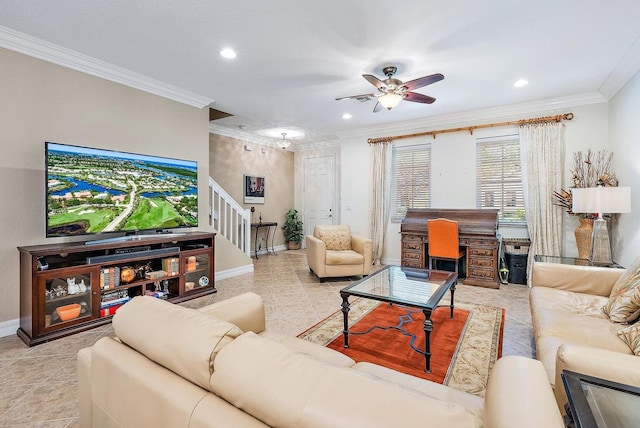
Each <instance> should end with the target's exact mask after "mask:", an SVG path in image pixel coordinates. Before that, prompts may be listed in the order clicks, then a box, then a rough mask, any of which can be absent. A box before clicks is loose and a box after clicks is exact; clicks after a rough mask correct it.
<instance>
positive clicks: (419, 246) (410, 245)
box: [402, 240, 424, 251]
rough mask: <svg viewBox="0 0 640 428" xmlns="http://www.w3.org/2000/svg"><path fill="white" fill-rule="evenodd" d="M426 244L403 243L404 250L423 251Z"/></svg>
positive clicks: (417, 242) (418, 242)
mask: <svg viewBox="0 0 640 428" xmlns="http://www.w3.org/2000/svg"><path fill="white" fill-rule="evenodd" d="M423 246H424V244H423V243H422V240H419V241H402V250H403V251H404V250H413V251H422V248H423Z"/></svg>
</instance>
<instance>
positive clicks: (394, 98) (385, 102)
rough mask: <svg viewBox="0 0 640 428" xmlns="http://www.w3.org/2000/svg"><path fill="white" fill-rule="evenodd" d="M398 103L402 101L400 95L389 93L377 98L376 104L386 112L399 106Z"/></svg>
mask: <svg viewBox="0 0 640 428" xmlns="http://www.w3.org/2000/svg"><path fill="white" fill-rule="evenodd" d="M400 101H402V95H398V94H394V93H393V92H389V93H387V94H384V95H383V96H381V97H380V98H378V102H379V103H380V104H382V106H383V107H384V108H386V109H387V110H391V109H392V108H394V107H396V106H397V105H398V104H400Z"/></svg>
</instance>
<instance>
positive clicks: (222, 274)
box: [216, 263, 253, 281]
mask: <svg viewBox="0 0 640 428" xmlns="http://www.w3.org/2000/svg"><path fill="white" fill-rule="evenodd" d="M246 273H253V263H251V264H250V265H244V266H239V267H237V268H233V269H227V270H222V271H219V272H216V281H217V280H221V279H227V278H233V277H234V276H238V275H244V274H246Z"/></svg>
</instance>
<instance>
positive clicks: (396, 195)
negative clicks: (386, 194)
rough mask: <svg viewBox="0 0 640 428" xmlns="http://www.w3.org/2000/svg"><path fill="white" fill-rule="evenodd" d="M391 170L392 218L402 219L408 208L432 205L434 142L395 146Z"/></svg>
mask: <svg viewBox="0 0 640 428" xmlns="http://www.w3.org/2000/svg"><path fill="white" fill-rule="evenodd" d="M391 170H392V174H391V221H394V222H400V221H402V219H403V218H404V215H405V214H406V212H407V209H408V208H429V204H430V199H431V145H430V144H421V145H419V146H404V147H396V146H394V147H393V152H392V156H391Z"/></svg>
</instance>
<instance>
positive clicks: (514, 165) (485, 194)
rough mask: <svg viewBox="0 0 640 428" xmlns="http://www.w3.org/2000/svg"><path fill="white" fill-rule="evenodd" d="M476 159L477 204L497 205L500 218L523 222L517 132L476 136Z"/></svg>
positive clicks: (479, 206)
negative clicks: (494, 135) (484, 137)
mask: <svg viewBox="0 0 640 428" xmlns="http://www.w3.org/2000/svg"><path fill="white" fill-rule="evenodd" d="M477 162H478V163H477V169H476V171H477V172H476V174H477V195H476V205H477V207H478V208H498V209H499V211H498V220H499V221H500V222H510V223H523V222H525V221H526V218H525V211H524V191H523V188H522V168H521V164H520V141H519V139H518V136H516V135H513V136H508V137H503V138H499V139H487V140H482V141H480V140H479V141H478V142H477Z"/></svg>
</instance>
